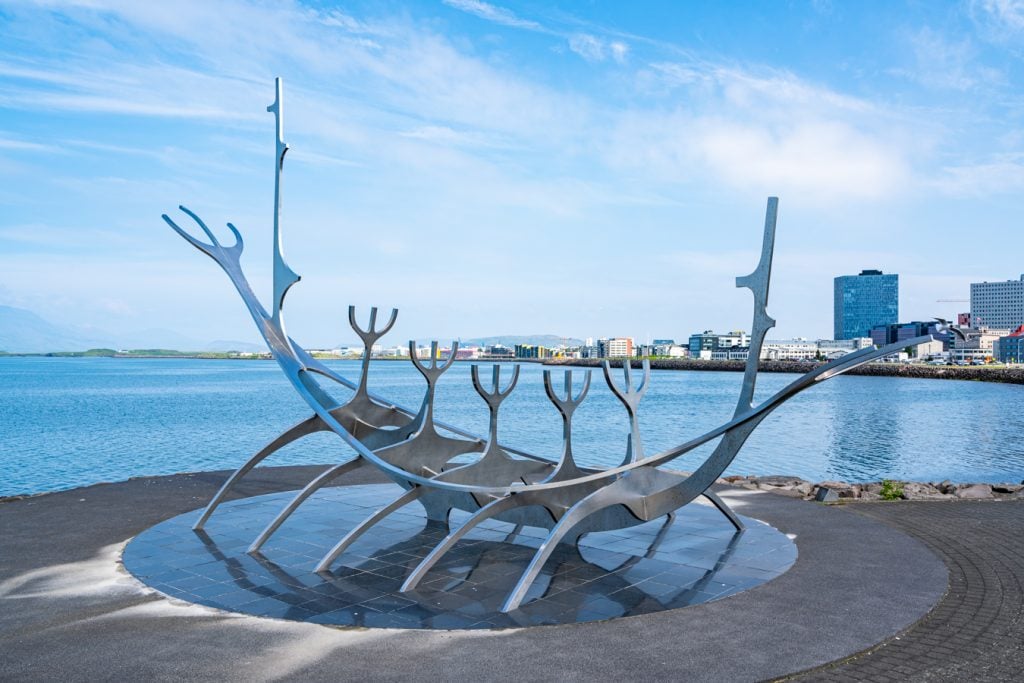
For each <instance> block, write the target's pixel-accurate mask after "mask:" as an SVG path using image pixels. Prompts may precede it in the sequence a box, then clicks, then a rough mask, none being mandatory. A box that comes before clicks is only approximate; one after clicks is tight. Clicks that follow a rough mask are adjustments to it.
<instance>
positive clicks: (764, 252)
mask: <svg viewBox="0 0 1024 683" xmlns="http://www.w3.org/2000/svg"><path fill="white" fill-rule="evenodd" d="M778 214H779V198H778V197H769V198H768V208H767V210H766V211H765V215H764V241H763V242H762V244H761V260H760V261H759V262H758V264H757V268H755V269H754V272H753V273H751V274H750V275H747V276H746V277H738V278H736V286H737V287H746V288H747V289H749V290H750V291H751V292H753V294H754V320H753V326H752V328H751V330H750V346H749V349H750V351H749V352H748V354H747V367H746V369H745V372H744V373H743V388H742V389H741V390H740V397H739V400H738V401H737V402H736V412H735V415H737V416H738V415H741V414H743V413H746V412H747V411H749V410H750V409H751V408H752V406H753V401H754V387H755V385H756V383H757V366H758V362H759V361H760V359H761V358H760V357H761V346H762V345H763V344H764V337H765V335H766V334H767V333H768V330H770V329H771V328H773V327H775V319H774V318H772V317H771V316H770V315H768V286H769V285H770V284H771V279H772V254H773V253H774V251H775V221H776V218H777V217H778Z"/></svg>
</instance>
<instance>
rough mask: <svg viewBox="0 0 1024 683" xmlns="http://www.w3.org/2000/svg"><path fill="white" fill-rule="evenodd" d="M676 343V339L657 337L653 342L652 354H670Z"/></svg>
mask: <svg viewBox="0 0 1024 683" xmlns="http://www.w3.org/2000/svg"><path fill="white" fill-rule="evenodd" d="M675 345H676V340H675V339H655V340H654V341H652V342H651V349H652V350H651V353H650V355H652V356H670V355H672V354H671V350H672V347H673V346H675Z"/></svg>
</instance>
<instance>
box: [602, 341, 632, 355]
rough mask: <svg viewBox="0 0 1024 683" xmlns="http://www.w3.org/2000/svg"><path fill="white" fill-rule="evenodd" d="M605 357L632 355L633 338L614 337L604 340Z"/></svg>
mask: <svg viewBox="0 0 1024 683" xmlns="http://www.w3.org/2000/svg"><path fill="white" fill-rule="evenodd" d="M606 344H607V346H606V347H605V348H606V349H607V351H606V352H605V357H606V358H630V357H632V355H633V339H632V338H631V337H615V338H613V339H609V340H608V341H607V342H606Z"/></svg>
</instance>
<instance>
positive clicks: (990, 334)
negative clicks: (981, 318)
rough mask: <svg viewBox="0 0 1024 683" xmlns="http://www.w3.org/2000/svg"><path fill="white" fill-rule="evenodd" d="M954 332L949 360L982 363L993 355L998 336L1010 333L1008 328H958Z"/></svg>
mask: <svg viewBox="0 0 1024 683" xmlns="http://www.w3.org/2000/svg"><path fill="white" fill-rule="evenodd" d="M959 332H960V334H959V335H957V334H954V335H953V340H952V342H951V343H950V348H949V360H950V361H952V362H954V363H984V362H986V361H988V360H989V359H990V358H994V357H995V345H996V343H997V342H998V341H999V338H1000V337H1006V336H1008V335H1009V334H1010V331H1009V330H990V329H987V328H975V327H972V328H966V329H963V328H960V329H959Z"/></svg>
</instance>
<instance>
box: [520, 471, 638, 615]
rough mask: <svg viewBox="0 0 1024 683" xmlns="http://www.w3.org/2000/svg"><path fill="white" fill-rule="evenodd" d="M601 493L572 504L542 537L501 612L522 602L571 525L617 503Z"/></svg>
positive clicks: (570, 529)
mask: <svg viewBox="0 0 1024 683" xmlns="http://www.w3.org/2000/svg"><path fill="white" fill-rule="evenodd" d="M601 493H603V492H602V491H598V492H597V495H595V494H591V495H590V496H588V497H587V498H584V499H583V500H581V501H580V502H578V503H576V504H575V505H573V506H572V507H571V508H569V510H568V511H567V512H566V513H565V514H564V515H562V518H561V519H560V520H558V524H556V525H555V526H554V528H553V529H552V530H551V533H550V534H548V537H547V538H545V539H544V542H543V543H541V545H540V547H539V548H537V552H536V553H535V554H534V556H533V559H532V560H530V565H529V566H528V567H527V568H526V571H525V572H523V575H522V576H521V577H519V582H518V583H516V587H515V588H513V589H512V592H511V593H509V596H508V598H507V599H506V600H505V604H504V605H502V607H501V611H502V612H511V611H512V610H514V609H518V607H519V605H520V604H521V603H522V602H523V598H525V597H526V592H527V591H528V590H530V586H531V585H533V582H534V581H536V580H537V575H538V574H540V570H541V569H543V568H544V563H546V562H547V561H548V558H549V557H551V553H553V552H554V551H555V547H556V546H557V545H558V544H559V542H561V540H562V539H563V538H564V537H565V536H566V535H568V534H569V532H570V531H572V529H573V527H575V526H576V525H577V524H579V523H580V522H582V521H583V520H584V519H586V518H587V517H589V516H590V515H592V514H594V513H595V512H597V511H598V510H601V509H602V508H606V507H609V506H610V505H616V504H618V503H619V501H618V500H613V501H610V502H609V501H608V500H606V498H605V497H604V496H600V495H599V494H601Z"/></svg>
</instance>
